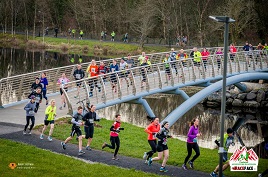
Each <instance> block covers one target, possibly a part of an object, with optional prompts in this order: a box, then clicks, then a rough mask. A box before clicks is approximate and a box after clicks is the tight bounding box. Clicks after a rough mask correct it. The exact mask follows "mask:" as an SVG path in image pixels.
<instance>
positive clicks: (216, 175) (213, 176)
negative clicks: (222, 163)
mask: <svg viewBox="0 0 268 177" xmlns="http://www.w3.org/2000/svg"><path fill="white" fill-rule="evenodd" d="M210 176H212V177H218V174H217V173H215V172H214V171H213V172H212V173H210Z"/></svg>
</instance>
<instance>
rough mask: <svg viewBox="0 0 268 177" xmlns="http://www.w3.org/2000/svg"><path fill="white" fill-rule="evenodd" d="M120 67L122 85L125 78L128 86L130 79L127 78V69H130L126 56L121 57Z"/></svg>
mask: <svg viewBox="0 0 268 177" xmlns="http://www.w3.org/2000/svg"><path fill="white" fill-rule="evenodd" d="M119 68H120V71H121V72H120V74H119V76H120V84H121V86H122V81H123V79H125V81H126V84H127V87H129V83H128V80H127V71H126V69H128V64H127V62H126V61H125V59H124V57H122V58H121V62H120V63H119Z"/></svg>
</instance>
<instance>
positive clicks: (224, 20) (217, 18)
mask: <svg viewBox="0 0 268 177" xmlns="http://www.w3.org/2000/svg"><path fill="white" fill-rule="evenodd" d="M209 18H211V19H213V20H215V21H217V22H222V23H225V27H224V28H225V32H224V53H223V77H222V100H221V120H220V147H219V157H220V158H219V176H220V177H222V176H223V175H222V165H223V152H224V146H223V138H224V120H225V104H226V75H227V50H228V49H227V48H228V35H229V23H232V22H235V20H234V19H231V18H230V17H226V16H209Z"/></svg>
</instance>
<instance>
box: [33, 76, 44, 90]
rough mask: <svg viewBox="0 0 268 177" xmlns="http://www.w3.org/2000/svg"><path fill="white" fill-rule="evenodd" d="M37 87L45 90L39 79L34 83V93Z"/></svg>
mask: <svg viewBox="0 0 268 177" xmlns="http://www.w3.org/2000/svg"><path fill="white" fill-rule="evenodd" d="M37 87H40V88H43V87H42V84H41V83H40V80H39V78H38V77H37V78H35V82H34V83H32V86H31V91H32V92H34V91H35V90H36V89H37Z"/></svg>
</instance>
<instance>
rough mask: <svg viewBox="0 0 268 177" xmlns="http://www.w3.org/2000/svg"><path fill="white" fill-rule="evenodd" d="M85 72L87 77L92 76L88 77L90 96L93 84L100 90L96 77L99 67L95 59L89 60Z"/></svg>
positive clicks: (90, 95)
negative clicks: (89, 62) (89, 63)
mask: <svg viewBox="0 0 268 177" xmlns="http://www.w3.org/2000/svg"><path fill="white" fill-rule="evenodd" d="M87 72H88V77H90V78H91V77H93V78H91V79H89V86H90V92H89V97H92V96H93V89H94V85H95V87H98V89H99V92H101V87H100V86H98V77H97V76H98V73H99V67H98V66H97V65H96V61H95V60H92V61H91V65H89V66H88V68H87Z"/></svg>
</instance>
